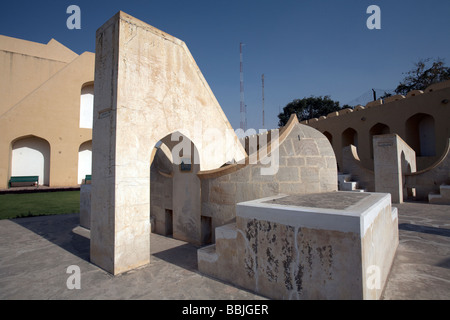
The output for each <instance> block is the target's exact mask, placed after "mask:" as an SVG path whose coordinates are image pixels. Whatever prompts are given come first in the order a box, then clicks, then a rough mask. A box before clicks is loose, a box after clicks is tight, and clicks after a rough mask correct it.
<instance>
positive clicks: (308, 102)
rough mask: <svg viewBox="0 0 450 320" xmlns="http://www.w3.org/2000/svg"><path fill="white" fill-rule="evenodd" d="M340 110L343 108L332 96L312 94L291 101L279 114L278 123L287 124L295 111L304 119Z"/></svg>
mask: <svg viewBox="0 0 450 320" xmlns="http://www.w3.org/2000/svg"><path fill="white" fill-rule="evenodd" d="M344 107H348V106H344ZM339 110H341V107H339V102H338V101H333V100H331V99H330V96H324V97H322V96H320V97H314V96H311V97H309V98H303V99H296V100H293V101H292V102H289V103H288V104H287V105H286V106H285V107H284V108H283V112H282V113H280V114H279V115H278V119H279V121H278V125H279V126H280V127H283V126H285V125H286V124H287V122H288V121H289V118H290V117H291V114H293V113H295V114H296V115H297V118H298V120H299V121H303V120H307V119H311V118H319V117H320V116H326V115H327V114H329V113H330V112H333V111H339Z"/></svg>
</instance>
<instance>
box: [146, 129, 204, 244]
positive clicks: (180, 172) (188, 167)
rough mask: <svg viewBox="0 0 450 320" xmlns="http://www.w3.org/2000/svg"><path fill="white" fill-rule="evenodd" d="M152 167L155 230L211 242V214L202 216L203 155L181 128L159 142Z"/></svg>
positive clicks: (191, 239) (197, 242)
mask: <svg viewBox="0 0 450 320" xmlns="http://www.w3.org/2000/svg"><path fill="white" fill-rule="evenodd" d="M154 150H155V152H154V156H153V157H152V163H151V168H150V219H151V221H152V223H154V224H155V225H154V227H153V226H152V229H153V230H154V232H155V233H158V234H162V235H166V236H173V238H175V239H178V240H183V241H188V242H191V243H196V244H205V243H209V242H211V240H212V239H211V234H212V230H211V229H212V225H211V219H210V218H209V217H202V216H201V192H200V189H201V183H200V179H199V178H198V176H197V173H198V172H199V171H200V163H199V155H198V151H197V148H196V147H195V145H194V143H193V142H192V141H191V140H190V139H189V138H188V137H187V136H185V135H183V134H181V133H180V132H178V131H177V132H173V133H171V134H169V135H167V136H166V137H164V138H162V139H161V140H160V142H158V143H157V144H156V146H155V149H154Z"/></svg>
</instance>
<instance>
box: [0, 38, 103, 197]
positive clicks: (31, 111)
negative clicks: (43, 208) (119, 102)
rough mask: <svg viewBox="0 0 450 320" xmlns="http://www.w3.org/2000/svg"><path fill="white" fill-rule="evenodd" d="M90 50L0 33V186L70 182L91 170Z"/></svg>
mask: <svg viewBox="0 0 450 320" xmlns="http://www.w3.org/2000/svg"><path fill="white" fill-rule="evenodd" d="M94 60H95V54H94V53H91V52H84V53H83V54H81V55H78V54H76V53H75V52H73V51H71V50H70V49H68V48H67V47H65V46H64V45H62V44H61V43H59V42H58V41H56V40H54V39H52V40H50V41H49V42H48V43H47V44H41V43H36V42H31V41H26V40H21V39H16V38H11V37H7V36H3V35H0V74H1V77H0V83H1V84H0V96H1V97H2V99H1V102H0V189H5V188H7V187H8V182H9V179H10V177H14V176H38V177H39V182H38V184H39V185H43V186H50V187H71V186H77V185H79V184H80V183H81V182H82V180H83V179H84V177H85V176H86V175H87V174H90V173H91V158H92V155H91V154H92V121H93V120H92V114H93V93H94V64H95V62H94Z"/></svg>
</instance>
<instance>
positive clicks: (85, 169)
mask: <svg viewBox="0 0 450 320" xmlns="http://www.w3.org/2000/svg"><path fill="white" fill-rule="evenodd" d="M91 173H92V140H90V141H86V142H84V143H82V144H81V145H80V147H79V149H78V184H81V183H82V182H83V179H84V178H85V177H86V175H90V174H91Z"/></svg>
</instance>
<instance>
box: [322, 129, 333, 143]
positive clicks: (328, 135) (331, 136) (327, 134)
mask: <svg viewBox="0 0 450 320" xmlns="http://www.w3.org/2000/svg"><path fill="white" fill-rule="evenodd" d="M323 134H324V136H325V137H327V139H328V141H330V144H331V145H333V135H332V134H331V133H329V132H328V131H325V132H324V133H323Z"/></svg>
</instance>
